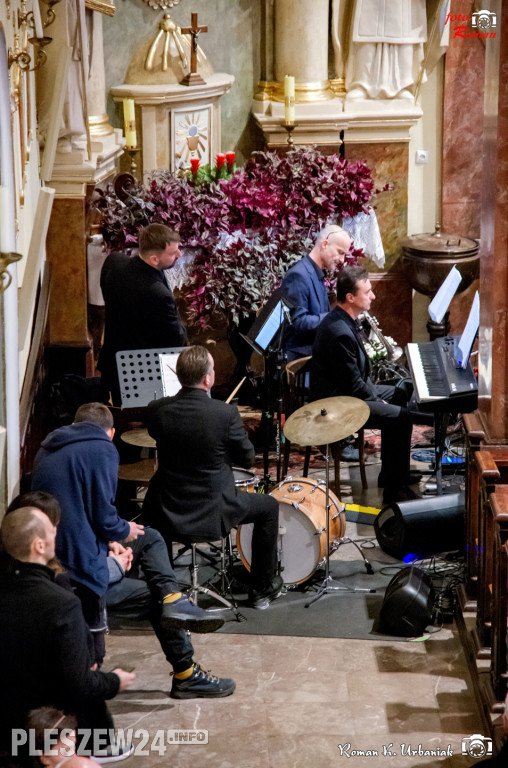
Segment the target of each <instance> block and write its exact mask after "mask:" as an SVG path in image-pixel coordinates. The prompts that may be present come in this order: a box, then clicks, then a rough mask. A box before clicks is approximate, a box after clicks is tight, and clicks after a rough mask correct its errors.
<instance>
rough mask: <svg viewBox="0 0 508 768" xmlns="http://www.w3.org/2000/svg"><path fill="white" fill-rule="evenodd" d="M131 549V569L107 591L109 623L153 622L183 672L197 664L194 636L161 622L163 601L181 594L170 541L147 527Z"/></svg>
mask: <svg viewBox="0 0 508 768" xmlns="http://www.w3.org/2000/svg"><path fill="white" fill-rule="evenodd" d="M127 546H128V547H130V548H131V549H132V553H133V559H132V567H131V570H130V571H129V572H128V574H127V575H126V576H124V578H123V579H120V580H119V581H117V582H115V583H114V584H111V585H110V586H109V587H108V590H107V592H106V605H107V608H108V619H109V623H110V625H111V626H112V627H114V626H115V624H118V625H120V626H123V625H124V624H128V623H129V622H132V621H139V620H148V621H150V623H151V624H152V627H153V629H154V632H155V634H156V635H157V638H158V640H159V642H160V644H161V648H162V650H163V652H164V655H165V656H166V659H167V660H168V662H169V663H170V664H171V666H172V667H173V670H174V671H175V672H183V671H184V670H186V669H189V667H190V666H191V665H192V663H193V659H192V655H193V648H192V643H191V640H190V634H189V632H185V631H184V630H178V631H177V630H168V629H165V628H164V627H163V626H161V622H160V617H161V603H162V600H163V598H164V597H165V596H166V595H167V594H169V593H170V592H179V591H180V585H179V583H178V581H177V579H176V576H175V574H174V571H173V568H172V566H171V563H170V560H169V555H168V549H167V546H166V542H165V541H164V539H163V538H162V536H161V535H160V533H159V532H158V531H156V530H155V529H154V528H149V527H148V526H147V527H146V528H145V532H144V534H143V536H139V537H138V538H137V539H136V540H135V541H132V542H130V543H129V544H127Z"/></svg>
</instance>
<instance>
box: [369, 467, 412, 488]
mask: <svg viewBox="0 0 508 768" xmlns="http://www.w3.org/2000/svg"><path fill="white" fill-rule="evenodd" d="M422 477H423V475H422V473H421V472H417V471H416V470H415V469H412V470H411V471H410V472H409V478H408V481H407V484H408V485H416V484H417V483H419V482H420V480H421V479H422ZM377 487H378V488H384V487H385V481H384V479H383V472H382V471H381V472H380V473H379V477H378V479H377Z"/></svg>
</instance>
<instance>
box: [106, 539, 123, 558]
mask: <svg viewBox="0 0 508 768" xmlns="http://www.w3.org/2000/svg"><path fill="white" fill-rule="evenodd" d="M122 552H125V547H124V545H123V544H120V542H119V541H110V542H109V552H108V554H109V555H113V556H115V557H116V555H121V554H122Z"/></svg>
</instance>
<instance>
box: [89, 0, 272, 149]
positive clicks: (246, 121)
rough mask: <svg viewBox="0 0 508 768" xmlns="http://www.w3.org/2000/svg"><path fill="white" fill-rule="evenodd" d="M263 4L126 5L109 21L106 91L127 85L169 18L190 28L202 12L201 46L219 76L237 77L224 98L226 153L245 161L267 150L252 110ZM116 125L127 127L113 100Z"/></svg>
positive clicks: (213, 0)
mask: <svg viewBox="0 0 508 768" xmlns="http://www.w3.org/2000/svg"><path fill="white" fill-rule="evenodd" d="M260 5H261V4H260V3H257V2H256V3H253V2H251V0H235V2H231V0H193V2H192V4H189V3H185V2H182V3H181V5H177V6H175V7H173V8H167V9H166V10H165V11H162V10H154V9H153V8H151V7H150V6H149V5H148V4H147V3H145V2H143V1H142V0H121V2H117V3H116V12H115V15H114V16H113V17H111V18H110V17H104V25H103V27H104V58H105V66H106V91H107V92H109V89H110V88H111V87H112V86H114V85H121V84H123V83H124V82H125V77H126V73H127V70H128V67H129V62H130V60H131V58H132V56H133V55H134V53H135V51H136V50H137V49H138V48H139V47H140V46H141V44H142V43H143V42H144V41H146V40H147V39H150V40H153V39H154V38H155V35H156V34H157V27H158V24H159V22H160V20H161V19H162V17H163V15H164V13H169V14H170V16H171V18H172V19H173V21H174V22H175V24H177V25H178V26H181V27H184V26H190V21H191V19H190V14H191V11H192V12H197V13H198V23H199V24H206V25H207V26H208V32H207V33H206V34H203V35H201V36H200V39H199V44H200V46H201V47H202V48H203V50H204V52H205V53H206V55H207V57H208V59H209V61H210V62H211V65H212V67H213V69H214V71H215V72H227V73H229V74H231V75H234V77H235V83H234V86H233V88H232V90H231V91H230V92H229V93H228V94H226V95H225V96H224V97H223V98H222V99H221V106H222V150H223V151H224V152H227V151H229V150H235V151H236V152H237V153H238V155H239V159H240V161H242V160H243V159H244V158H245V157H248V155H249V154H250V152H251V150H252V149H253V148H261V146H262V137H260V136H259V135H258V129H257V128H256V127H255V124H254V120H253V118H252V117H251V115H250V106H251V100H252V94H253V93H254V87H255V84H256V83H257V82H258V80H259V79H260V44H259V40H260V25H261V9H260ZM107 109H108V115H109V118H110V122H111V125H113V126H115V127H121V126H123V117H122V115H121V114H120V109H119V108H116V107H115V105H114V104H113V102H112V100H111V98H108V103H107Z"/></svg>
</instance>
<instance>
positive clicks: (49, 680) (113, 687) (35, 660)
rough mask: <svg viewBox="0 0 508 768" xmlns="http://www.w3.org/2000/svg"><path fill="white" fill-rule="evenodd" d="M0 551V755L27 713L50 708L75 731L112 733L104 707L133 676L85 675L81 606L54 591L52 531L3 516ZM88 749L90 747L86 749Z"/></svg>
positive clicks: (25, 513)
mask: <svg viewBox="0 0 508 768" xmlns="http://www.w3.org/2000/svg"><path fill="white" fill-rule="evenodd" d="M1 536H2V545H3V548H4V550H5V551H6V552H7V554H8V555H10V557H11V558H13V563H12V566H11V567H10V568H9V570H8V572H4V573H2V574H1V575H0V680H1V681H2V683H1V685H0V703H1V707H0V754H4V755H5V754H12V750H11V747H12V743H11V738H12V730H11V729H13V728H24V727H25V722H26V715H27V713H28V711H29V710H30V709H34V708H36V707H40V706H44V705H46V704H52V705H53V706H55V707H57V708H58V709H63V710H65V711H66V712H74V713H75V714H76V716H77V718H78V727H79V728H80V729H83V728H92V729H96V728H100V729H108V731H109V730H110V729H112V728H113V721H112V718H111V716H110V714H109V712H108V709H107V706H106V703H105V702H106V699H112V698H113V697H114V696H116V694H117V693H118V691H119V690H125V689H126V688H128V687H129V686H130V685H131V684H132V682H133V680H134V677H135V675H134V674H132V673H129V672H125V671H124V670H122V669H115V670H114V671H113V672H110V673H104V672H99V671H92V670H91V666H92V659H91V658H90V654H89V650H88V642H87V637H88V628H87V626H86V624H85V621H84V619H83V614H82V611H81V605H80V601H79V600H78V598H77V597H75V595H73V594H72V592H70V591H69V590H66V589H64V588H63V587H60V586H59V585H58V584H56V583H55V576H54V572H53V571H52V570H51V569H50V568H48V567H47V564H48V563H49V562H50V560H52V558H54V556H55V536H56V528H55V526H54V525H53V524H52V523H51V521H50V520H49V518H48V517H47V516H46V515H45V514H44V513H43V512H41V511H40V510H38V509H32V508H29V507H24V508H21V509H17V510H15V511H14V512H11V513H10V514H9V515H6V517H5V518H4V520H3V522H2V528H1ZM88 748H90V747H88Z"/></svg>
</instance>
